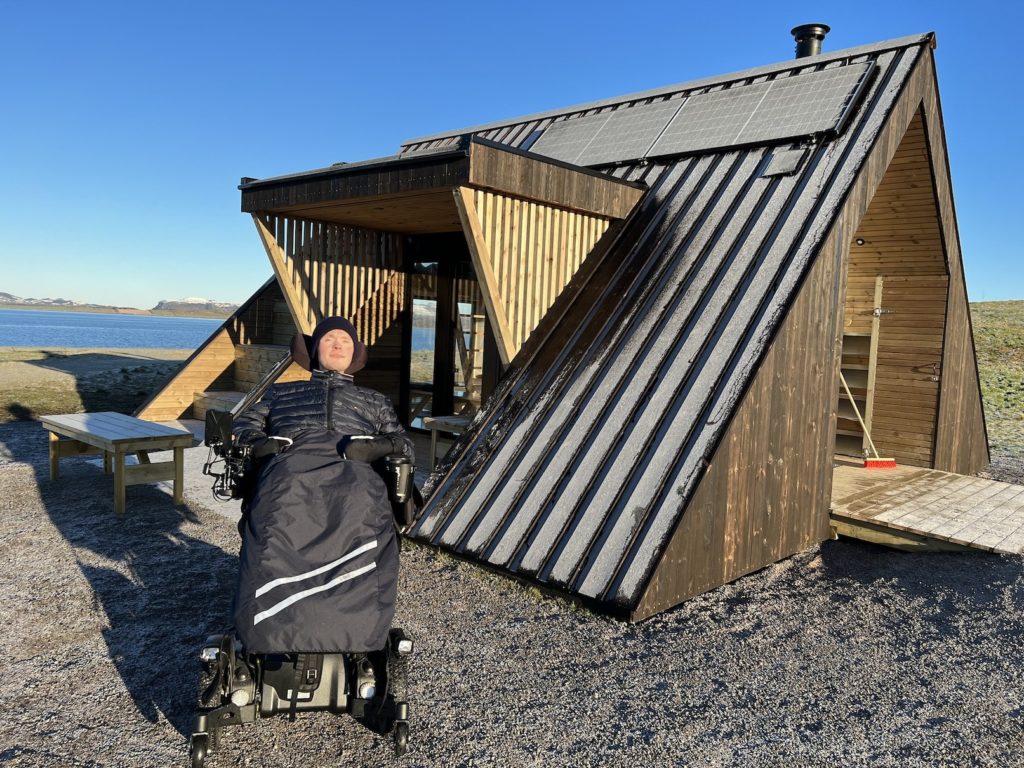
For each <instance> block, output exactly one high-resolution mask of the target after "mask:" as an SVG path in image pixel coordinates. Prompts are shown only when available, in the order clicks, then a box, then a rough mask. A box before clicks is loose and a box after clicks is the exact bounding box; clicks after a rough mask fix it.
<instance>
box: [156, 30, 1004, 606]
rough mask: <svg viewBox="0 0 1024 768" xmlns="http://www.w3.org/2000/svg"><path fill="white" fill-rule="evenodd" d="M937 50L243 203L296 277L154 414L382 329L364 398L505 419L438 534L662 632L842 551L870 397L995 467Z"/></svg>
mask: <svg viewBox="0 0 1024 768" xmlns="http://www.w3.org/2000/svg"><path fill="white" fill-rule="evenodd" d="M933 49H934V37H933V36H932V35H930V34H928V35H919V36H913V37H907V38H902V39H898V40H891V41H887V42H882V43H878V44H875V45H868V46H863V47H859V48H854V49H849V50H844V51H836V52H832V53H826V54H818V55H813V56H810V57H806V58H798V59H794V60H790V61H787V62H783V63H780V64H774V65H770V66H765V67H760V68H757V69H751V70H746V71H743V72H737V73H734V74H730V75H726V76H723V77H718V78H710V79H705V80H700V81H696V82H690V83H684V84H681V85H676V86H671V87H667V88H660V89H657V90H652V91H647V92H644V93H638V94H632V95H628V96H623V97H620V98H616V99H609V100H607V101H604V102H600V103H595V104H586V105H582V106H577V107H572V108H568V109H564V110H558V111H553V112H547V113H543V114H538V115H532V116H529V117H524V118H517V119H513V120H507V121H502V122H499V123H493V124H489V125H482V126H478V127H474V128H468V129H464V130H459V131H451V132H446V133H443V134H438V135H435V136H429V137H425V138H422V139H417V140H414V141H409V142H407V143H406V144H404V145H403V146H402V147H401V151H400V152H399V154H397V155H395V156H393V157H388V158H382V159H379V160H372V161H368V162H363V163H351V164H339V165H335V166H331V167H329V168H323V169H320V170H315V171H310V172H308V173H301V174H295V175H290V176H285V177H280V178H273V179H264V180H259V181H257V180H253V179H243V183H242V185H241V191H242V210H243V211H245V212H248V213H251V214H252V216H253V220H254V222H255V224H256V228H257V230H258V232H259V235H260V238H261V240H262V242H263V245H264V247H265V249H266V252H267V255H268V256H269V258H270V262H271V264H272V265H273V268H274V274H275V279H273V280H271V281H270V282H268V283H267V285H265V286H264V287H263V289H261V290H260V291H259V292H258V293H257V294H256V295H255V296H254V297H253V298H252V299H251V300H250V301H249V302H248V303H247V304H246V305H245V306H244V307H242V308H241V309H240V310H239V312H238V314H237V315H236V316H235V317H233V318H231V319H230V320H229V321H228V322H226V323H225V325H224V327H223V328H222V329H221V330H220V331H218V332H217V333H216V334H214V336H213V337H211V339H210V340H209V341H208V342H207V343H206V344H205V345H204V346H203V347H202V348H201V349H199V350H198V351H197V352H196V354H195V355H194V356H193V358H192V360H191V361H190V363H189V365H187V366H186V367H185V368H184V369H183V370H182V372H181V373H180V374H179V375H178V377H177V378H176V379H175V380H173V381H171V382H170V383H169V385H168V386H167V387H166V388H165V389H164V390H163V391H161V392H160V393H158V394H156V395H155V396H154V397H153V398H152V399H151V401H150V402H149V403H147V404H146V405H145V406H144V407H143V408H142V409H141V410H140V415H141V416H143V417H145V418H151V419H168V418H179V417H184V416H189V415H195V416H199V415H200V413H199V412H198V411H201V409H202V408H203V407H204V405H203V404H202V402H206V403H209V402H216V398H217V397H218V396H217V395H216V394H212V395H211V394H209V393H210V392H216V391H217V390H237V391H244V390H246V389H248V388H250V387H251V386H252V385H253V384H254V383H256V380H257V379H259V378H260V375H261V372H263V371H265V370H266V369H267V368H268V367H269V365H270V364H271V363H272V362H273V360H274V359H277V358H279V357H281V355H283V354H284V353H285V351H286V347H285V346H283V345H285V344H286V343H287V341H288V338H289V337H290V336H291V334H292V333H293V332H294V330H295V329H296V328H299V329H302V330H304V331H308V330H309V328H310V327H311V326H312V325H313V324H314V323H315V322H316V320H317V319H318V318H320V317H321V316H323V315H325V314H342V315H345V316H348V317H350V318H353V319H354V320H355V322H356V325H357V326H358V327H359V329H360V332H361V333H362V335H363V337H364V338H365V339H366V341H367V342H368V343H369V345H370V361H371V365H370V366H369V367H368V368H367V370H366V371H365V372H364V373H363V374H362V375H361V376H362V381H363V382H365V383H366V384H368V385H370V386H373V387H376V388H377V389H379V390H382V391H384V392H386V393H388V394H389V395H390V396H392V398H393V399H394V401H395V403H396V406H397V407H398V409H399V411H400V413H401V414H403V415H404V416H405V417H406V419H407V420H408V422H409V423H410V424H412V425H413V426H414V427H415V426H416V425H418V424H419V423H420V419H421V418H422V416H423V415H424V414H426V413H430V414H433V415H434V416H437V415H444V414H453V413H457V412H459V410H460V409H465V410H464V411H463V412H464V413H472V412H474V411H475V412H476V415H475V418H474V419H473V421H472V423H471V425H470V426H469V428H468V429H467V430H466V431H465V432H464V433H463V434H462V435H461V436H460V437H459V438H458V440H457V441H456V443H455V444H454V445H453V447H452V449H451V450H450V451H449V452H448V453H447V455H446V456H445V458H444V459H443V461H442V462H441V464H440V465H439V466H438V468H437V469H436V471H435V472H434V474H433V475H432V476H431V480H430V482H429V484H428V488H427V492H428V502H427V506H426V509H425V512H424V514H423V517H422V518H421V520H420V521H419V523H418V524H417V525H416V526H415V528H414V530H413V531H412V532H411V535H412V536H413V537H415V538H417V539H420V540H422V541H425V542H429V543H431V544H434V545H437V546H439V547H443V548H445V549H447V550H450V551H451V552H454V553H456V554H458V555H461V556H464V557H467V558H471V559H475V560H478V561H480V562H482V563H485V564H488V565H490V566H492V567H495V568H497V569H500V570H503V571H505V572H508V573H510V574H513V575H515V576H517V577H522V578H525V579H527V580H530V581H532V582H534V583H537V584H539V585H541V586H544V587H546V588H552V589H555V590H559V591H563V592H565V593H568V594H571V595H574V596H577V597H579V598H582V599H583V600H584V601H585V602H587V603H589V604H591V605H594V606H595V607H597V608H599V609H601V610H604V611H608V612H611V613H614V614H617V615H622V616H625V617H627V618H629V619H631V620H639V619H643V618H645V617H648V616H651V615H652V614H655V613H657V612H659V611H662V610H665V609H666V608H668V607H670V606H673V605H675V604H677V603H679V602H681V601H682V600H684V599H686V598H688V597H690V596H692V595H695V594H698V593H700V592H702V591H705V590H708V589H711V588H713V587H716V586H718V585H721V584H724V583H726V582H729V581H731V580H733V579H736V578H737V577H739V576H742V575H744V574H746V573H750V572H752V571H755V570H757V569H759V568H762V567H764V566H765V565H768V564H770V563H773V562H776V561H778V560H780V559H782V558H785V557H787V556H789V555H791V554H793V553H795V552H798V551H800V550H803V549H805V548H807V547H809V546H812V545H814V544H816V543H817V542H820V541H822V540H824V539H826V538H828V537H829V535H830V526H829V505H830V490H831V487H832V479H833V462H834V458H835V455H836V454H848V455H854V456H863V455H864V451H865V448H866V444H865V441H864V435H863V434H862V432H861V428H860V425H859V423H858V421H857V420H856V419H855V418H854V414H853V412H852V406H851V405H850V403H849V400H848V399H847V398H846V396H845V394H844V393H843V391H842V389H841V387H840V383H839V382H840V372H843V373H844V375H845V378H846V381H847V382H848V383H849V385H850V388H851V391H852V393H853V397H854V399H855V400H857V401H859V403H860V406H861V410H862V411H863V415H864V417H865V420H866V423H867V424H868V427H869V430H870V434H871V436H872V437H873V438H874V442H875V443H876V444H877V446H878V448H879V450H880V451H881V452H882V453H883V454H885V455H890V456H894V457H895V458H896V459H897V460H898V461H899V463H900V464H903V465H912V466H917V467H930V468H935V469H940V470H946V471H949V472H957V473H973V472H976V471H978V470H979V469H981V468H982V467H983V466H984V465H985V464H986V463H987V461H988V448H987V439H986V433H985V426H984V419H983V414H982V405H981V396H980V388H979V384H978V375H977V367H976V362H975V354H974V345H973V337H972V333H971V323H970V316H969V313H968V304H967V296H966V291H965V287H964V275H963V268H962V263H961V254H960V246H959V239H958V234H957V225H956V217H955V213H954V208H953V199H952V189H951V185H950V177H949V168H948V162H947V157H946V145H945V138H944V134H943V124H942V115H941V111H940V107H939V96H938V91H937V86H936V75H935V65H934V58H933ZM424 308H426V309H427V310H429V311H430V312H431V313H432V314H431V315H430V316H431V317H432V319H431V320H430V323H431V325H430V327H429V328H427V329H424V328H422V327H421V323H419V322H417V321H416V319H415V318H414V315H419V314H422V313H423V311H424ZM424 333H426V334H427V336H428V337H430V338H429V339H427V341H426V342H425V343H424V344H423V345H419V344H417V343H415V342H414V334H424ZM419 346H427V347H432V349H433V352H430V353H423V352H422V351H420V352H417V351H414V350H415V349H418V347H419ZM287 375H297V373H296V372H295V371H291V372H290V373H289V374H287ZM196 392H200V393H201V392H205V393H208V394H205V395H201V397H203V398H205V400H204V401H202V402H200V404H199V405H197V406H195V408H196V410H192V409H193V407H194V406H193V397H194V393H196ZM236 397H237V396H236Z"/></svg>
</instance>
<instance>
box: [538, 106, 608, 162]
mask: <svg viewBox="0 0 1024 768" xmlns="http://www.w3.org/2000/svg"><path fill="white" fill-rule="evenodd" d="M614 114H615V113H614V112H603V113H601V114H599V115H587V116H586V117H577V118H574V119H572V120H564V121H562V122H559V123H553V124H552V125H550V126H549V127H548V129H547V130H546V131H544V134H543V135H542V136H541V137H540V138H539V139H537V140H536V141H535V142H534V143H533V144H532V145H531V146H530V151H531V152H536V153H537V154H539V155H544V156H546V157H551V158H554V159H555V160H563V161H565V162H567V163H573V164H578V163H577V162H576V160H577V158H578V157H579V156H580V154H581V153H582V152H583V150H584V149H586V147H587V145H588V144H589V143H590V142H591V140H592V139H593V138H594V137H595V136H597V133H598V131H600V130H601V127H602V126H603V125H604V124H605V123H607V122H608V118H610V117H611V116H612V115H614Z"/></svg>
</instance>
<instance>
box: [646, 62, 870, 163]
mask: <svg viewBox="0 0 1024 768" xmlns="http://www.w3.org/2000/svg"><path fill="white" fill-rule="evenodd" d="M873 66H874V63H873V62H865V63H863V64H854V65H848V66H845V67H836V68H834V69H826V70H822V71H820V72H811V73H808V74H806V75H794V76H792V77H786V78H779V79H776V80H771V81H768V82H765V83H755V84H754V85H744V86H739V87H736V88H730V89H729V90H726V91H713V92H711V93H704V94H698V95H696V96H693V97H691V98H690V99H688V100H687V102H686V105H685V106H684V107H683V109H681V110H679V113H678V114H677V115H676V117H675V118H674V119H673V120H672V122H671V123H670V124H669V126H668V128H666V129H665V133H664V134H662V136H661V138H660V139H659V140H658V142H657V143H656V144H655V145H654V147H652V148H651V151H650V152H649V153H648V154H650V155H652V156H656V155H673V154H680V153H683V152H695V151H699V150H709V149H720V148H725V147H731V146H738V145H743V144H760V143H765V142H771V141H778V140H779V139H789V138H797V137H799V136H809V135H811V134H816V133H826V132H829V131H838V129H839V128H840V127H841V123H842V121H843V120H844V118H845V117H846V115H847V114H848V112H849V108H850V107H851V106H852V105H853V103H854V102H855V101H856V99H857V96H858V95H859V94H860V91H861V90H862V88H863V87H864V85H865V84H866V83H867V79H868V77H867V76H868V74H869V73H870V71H871V68H872V67H873Z"/></svg>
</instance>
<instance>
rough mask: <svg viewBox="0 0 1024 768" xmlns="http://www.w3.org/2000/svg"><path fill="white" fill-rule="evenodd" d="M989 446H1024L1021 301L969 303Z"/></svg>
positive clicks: (1023, 308)
mask: <svg viewBox="0 0 1024 768" xmlns="http://www.w3.org/2000/svg"><path fill="white" fill-rule="evenodd" d="M971 320H972V322H973V325H974V343H975V348H976V350H977V355H978V378H979V380H980V381H981V398H982V402H983V403H984V405H985V422H986V425H987V426H988V440H989V445H990V446H991V447H992V448H993V449H1000V448H1010V449H1020V448H1024V301H985V302H978V303H975V304H971Z"/></svg>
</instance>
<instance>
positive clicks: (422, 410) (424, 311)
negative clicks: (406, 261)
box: [406, 235, 496, 429]
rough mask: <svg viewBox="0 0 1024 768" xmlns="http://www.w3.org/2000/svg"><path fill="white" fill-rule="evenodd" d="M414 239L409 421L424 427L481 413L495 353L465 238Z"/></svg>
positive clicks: (408, 353)
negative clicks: (432, 419)
mask: <svg viewBox="0 0 1024 768" xmlns="http://www.w3.org/2000/svg"><path fill="white" fill-rule="evenodd" d="M414 241H415V243H414V245H415V247H414V248H413V249H412V251H413V260H412V261H411V263H410V268H409V271H410V286H411V288H412V290H411V303H412V307H411V310H412V311H411V317H412V333H411V334H409V335H408V337H407V338H408V350H407V359H408V361H409V364H408V369H407V371H406V386H407V387H408V393H409V397H408V411H407V413H406V420H407V423H408V425H409V426H410V427H412V428H414V429H422V428H424V423H423V419H424V418H426V417H428V416H449V415H463V416H472V415H473V414H475V413H476V411H477V410H478V409H479V408H480V404H481V402H482V400H483V396H484V394H485V391H489V389H490V388H491V387H490V386H487V385H488V384H490V383H491V380H492V379H493V377H491V376H487V375H486V370H487V363H489V362H492V361H490V360H489V359H488V358H489V357H493V356H494V355H495V354H496V349H495V348H494V345H493V343H488V336H489V334H490V329H489V323H488V321H487V316H486V312H485V309H484V303H483V296H482V294H481V292H480V285H479V283H478V282H477V279H476V275H475V274H474V272H473V267H472V264H471V262H470V258H469V253H468V251H467V249H466V247H465V240H464V239H463V238H462V237H461V235H460V236H459V237H458V238H446V237H441V236H434V237H417V238H414ZM485 381H486V382H487V383H486V384H485Z"/></svg>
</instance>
